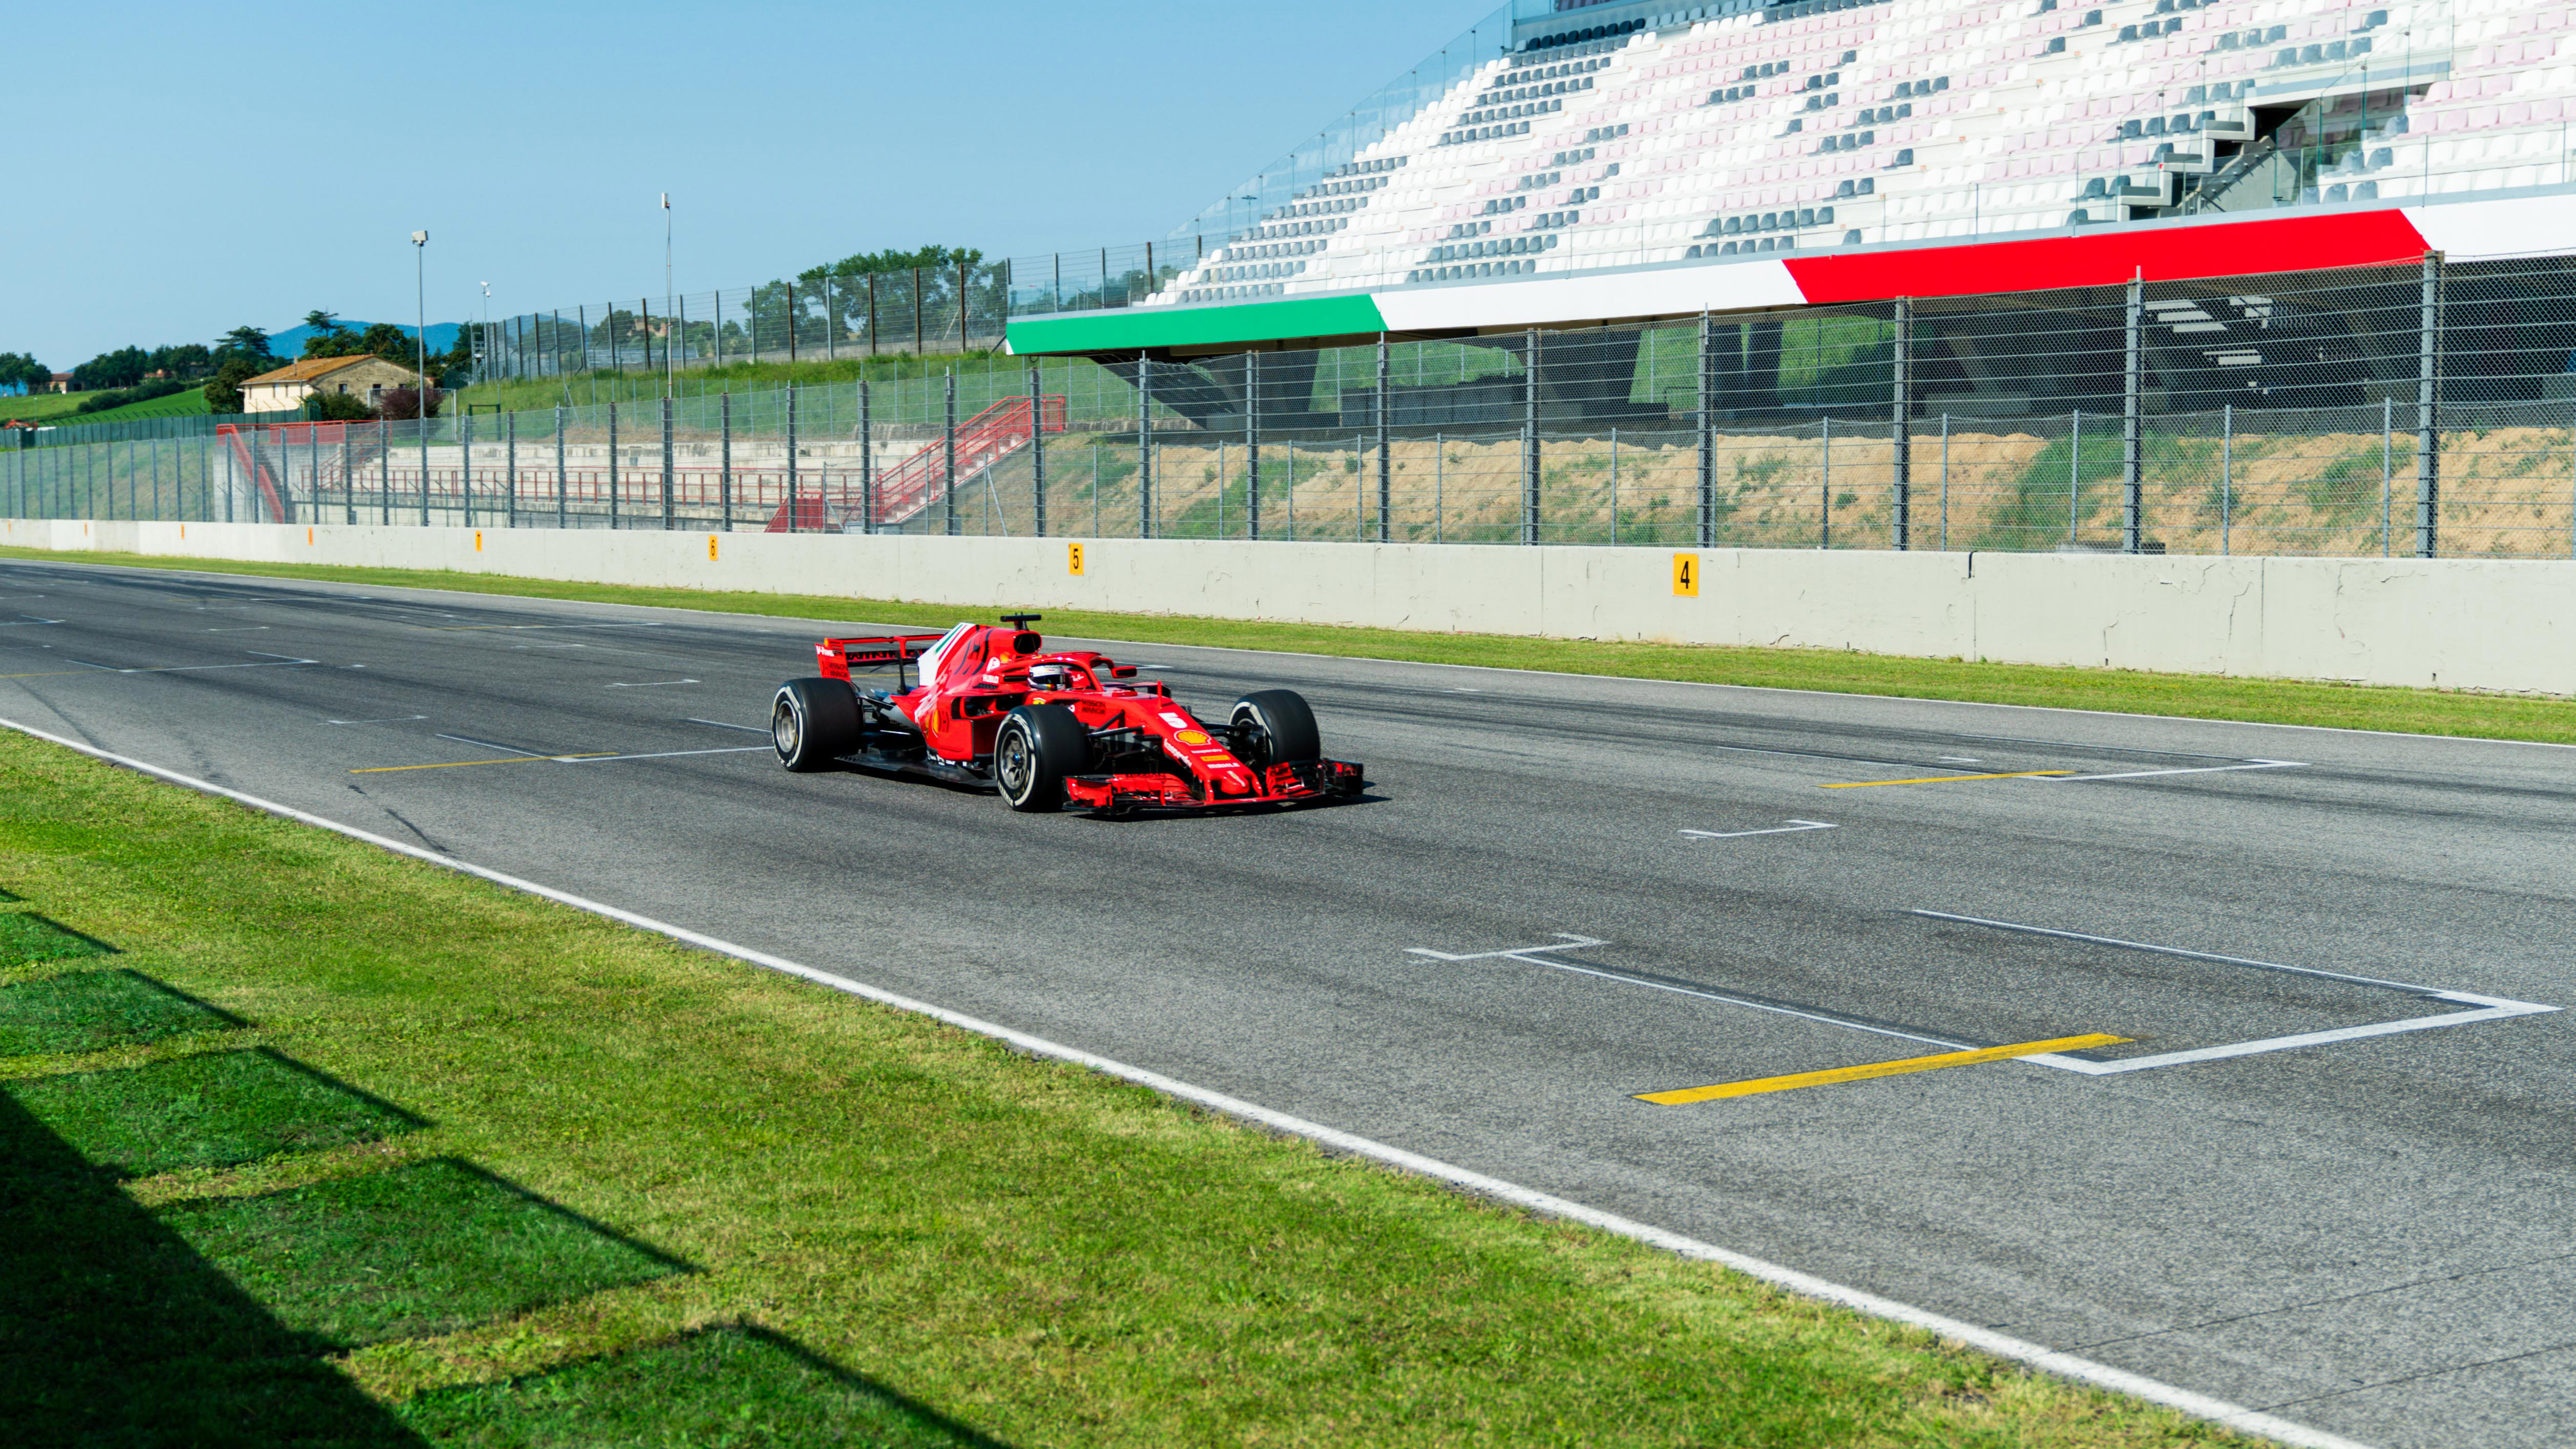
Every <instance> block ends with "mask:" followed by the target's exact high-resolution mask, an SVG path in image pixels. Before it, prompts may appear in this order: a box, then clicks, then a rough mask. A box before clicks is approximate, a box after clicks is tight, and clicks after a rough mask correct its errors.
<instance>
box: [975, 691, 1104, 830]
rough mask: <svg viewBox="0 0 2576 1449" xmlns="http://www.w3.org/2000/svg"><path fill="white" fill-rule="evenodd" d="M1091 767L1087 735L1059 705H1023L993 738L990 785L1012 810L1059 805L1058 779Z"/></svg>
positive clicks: (1007, 717)
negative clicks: (996, 788) (994, 786)
mask: <svg viewBox="0 0 2576 1449" xmlns="http://www.w3.org/2000/svg"><path fill="white" fill-rule="evenodd" d="M1090 764H1091V731H1089V730H1087V729H1085V728H1083V725H1082V721H1081V720H1080V719H1077V718H1075V716H1074V713H1073V711H1072V710H1069V709H1067V708H1065V707H1064V706H1063V705H1060V704H1024V705H1021V706H1020V707H1019V708H1018V709H1015V710H1012V711H1011V712H1010V713H1009V714H1006V715H1004V716H1002V727H1001V728H1000V729H999V730H996V731H995V732H994V734H993V783H994V784H996V785H998V786H1000V787H1001V791H1002V802H1003V803H1004V804H1006V805H1008V806H1010V807H1011V808H1012V809H1014V810H1031V811H1039V810H1056V809H1061V808H1063V805H1064V777H1065V776H1067V775H1079V774H1081V773H1082V772H1083V771H1084V770H1085V769H1087V768H1088V767H1089V766H1090Z"/></svg>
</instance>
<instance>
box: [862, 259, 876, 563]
mask: <svg viewBox="0 0 2576 1449" xmlns="http://www.w3.org/2000/svg"><path fill="white" fill-rule="evenodd" d="M868 284H869V285H870V286H874V285H876V278H875V276H874V275H871V276H870V277H869V278H868ZM868 339H869V342H868V346H869V350H870V351H874V350H876V328H875V323H874V320H873V318H871V321H870V323H869V330H868ZM869 404H870V398H869V395H868V384H867V379H865V378H861V379H860V380H859V531H860V532H861V533H874V532H876V531H877V428H876V419H875V417H874V416H873V415H872V414H871V413H870V412H869Z"/></svg>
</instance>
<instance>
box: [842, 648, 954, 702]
mask: <svg viewBox="0 0 2576 1449" xmlns="http://www.w3.org/2000/svg"><path fill="white" fill-rule="evenodd" d="M947 637H948V636H947V635H945V634H887V635H881V636H878V637H876V638H872V639H826V640H824V641H823V642H822V643H820V644H817V645H815V646H814V666H815V668H816V669H817V670H819V671H821V673H822V675H823V677H824V678H826V679H839V680H844V681H846V680H847V679H849V677H850V671H851V670H853V669H886V668H891V669H893V670H894V671H895V684H896V689H895V692H896V693H898V694H900V693H902V692H903V690H904V689H905V688H907V687H909V686H908V684H907V682H906V680H905V675H906V673H907V672H908V671H909V670H910V668H911V666H912V661H914V660H916V659H919V658H920V657H921V656H922V655H923V654H925V653H927V652H928V651H929V649H930V646H931V645H933V644H936V643H938V642H939V641H940V640H942V639H945V638H947Z"/></svg>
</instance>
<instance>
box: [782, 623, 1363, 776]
mask: <svg viewBox="0 0 2576 1449" xmlns="http://www.w3.org/2000/svg"><path fill="white" fill-rule="evenodd" d="M1037 620H1038V616H1037V615H1035V614H1005V615H1003V616H1002V623H1001V625H1000V627H994V626H992V625H986V624H960V625H958V626H957V627H956V628H954V629H951V630H949V631H948V632H947V633H945V634H897V635H890V636H887V637H883V638H875V639H826V640H824V641H823V642H822V643H820V644H817V645H815V646H814V657H815V660H816V661H817V663H818V665H819V667H820V668H821V670H822V677H821V678H819V679H791V680H789V681H787V682H786V683H785V684H782V685H780V686H779V687H778V695H777V698H776V699H775V700H774V701H773V702H772V704H771V706H770V711H769V733H770V742H771V743H772V744H773V745H775V746H776V747H777V750H778V762H779V763H780V764H782V765H785V766H786V767H787V768H788V769H791V770H800V771H804V770H820V769H824V768H827V767H829V766H830V765H831V764H832V763H833V762H834V761H836V760H849V761H851V762H853V763H855V764H859V765H862V766H869V767H873V768H876V769H883V770H897V771H905V772H909V773H912V774H918V775H928V776H930V777H932V778H933V779H939V780H947V781H950V782H952V783H956V784H965V785H981V786H990V787H992V788H994V789H996V790H998V791H1000V792H1001V796H1002V799H1003V800H1004V801H1006V802H1007V803H1008V804H1009V805H1010V807H1011V808H1012V809H1014V810H1054V809H1057V808H1059V807H1061V806H1063V805H1066V804H1072V805H1076V806H1082V807H1085V808H1088V809H1092V810H1100V811H1106V812H1111V813H1119V812H1124V811H1128V810H1136V809H1154V810H1211V809H1223V808H1228V807H1233V806H1243V805H1295V804H1305V803H1311V802H1315V801H1320V800H1329V799H1334V798H1339V797H1347V796H1353V795H1357V794H1359V793H1360V791H1361V789H1362V788H1363V786H1364V785H1365V783H1366V782H1365V780H1364V779H1363V778H1362V775H1361V771H1360V767H1359V766H1357V765H1355V764H1351V763H1349V762H1347V761H1344V760H1328V759H1325V758H1324V757H1323V748H1322V743H1321V741H1320V739H1319V738H1318V737H1317V734H1316V731H1315V715H1314V712H1313V711H1312V710H1310V709H1308V708H1307V707H1306V701H1305V699H1304V698H1303V697H1301V696H1299V695H1298V694H1296V693H1295V692H1293V691H1290V690H1285V689H1265V690H1260V691H1257V692H1255V693H1252V694H1247V695H1245V696H1244V697H1243V698H1241V699H1238V700H1236V701H1235V702H1234V707H1233V709H1231V710H1229V711H1228V712H1227V714H1226V721H1225V723H1223V724H1211V723H1207V722H1205V721H1202V720H1200V719H1199V718H1198V717H1197V716H1195V715H1193V714H1191V713H1190V711H1188V710H1187V709H1184V708H1182V707H1181V705H1180V704H1179V703H1178V702H1177V701H1175V700H1174V699H1173V698H1172V692H1171V690H1170V689H1169V688H1168V687H1166V686H1165V685H1163V684H1161V683H1159V682H1156V681H1139V680H1137V679H1136V670H1135V668H1134V667H1133V666H1130V665H1120V664H1113V663H1111V662H1110V661H1109V660H1108V659H1107V658H1106V657H1105V656H1103V655H1100V654H1096V653H1092V652H1090V651H1088V650H1084V651H1079V652H1067V653H1058V654H1049V653H1045V652H1042V651H1043V648H1044V643H1045V641H1044V640H1042V639H1040V638H1039V637H1038V636H1037V635H1036V634H1033V633H1031V632H1029V629H1028V626H1029V625H1030V624H1033V623H1036V622H1037ZM916 667H917V668H918V669H919V683H914V682H913V680H912V678H911V675H912V672H913V670H914V669H915V668H916ZM854 669H860V670H863V669H891V670H892V671H894V680H893V683H894V686H895V687H894V688H892V689H889V690H877V689H861V688H859V687H857V686H856V685H855V684H854V683H853V682H852V681H851V678H850V674H851V671H852V670H854Z"/></svg>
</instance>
